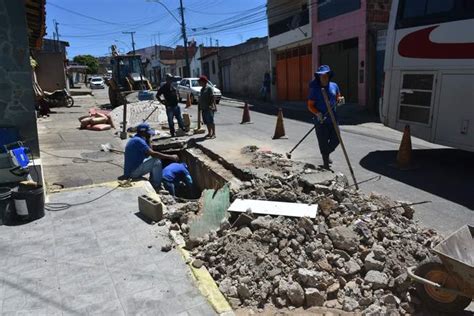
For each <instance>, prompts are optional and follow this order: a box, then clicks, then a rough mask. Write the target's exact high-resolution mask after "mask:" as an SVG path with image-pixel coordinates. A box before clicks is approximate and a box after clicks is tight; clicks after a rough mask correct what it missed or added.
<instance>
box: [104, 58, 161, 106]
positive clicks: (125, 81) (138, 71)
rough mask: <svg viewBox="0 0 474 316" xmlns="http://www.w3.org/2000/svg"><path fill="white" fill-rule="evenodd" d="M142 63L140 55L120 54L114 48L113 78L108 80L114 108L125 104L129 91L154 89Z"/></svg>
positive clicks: (112, 59)
mask: <svg viewBox="0 0 474 316" xmlns="http://www.w3.org/2000/svg"><path fill="white" fill-rule="evenodd" d="M141 63H142V61H141V56H140V55H119V54H118V53H117V52H116V50H112V58H111V60H110V64H111V67H112V78H111V79H109V80H108V81H107V85H108V86H109V100H110V105H111V106H112V107H113V108H115V107H117V106H119V105H122V104H124V102H125V100H124V95H126V94H127V92H133V91H140V90H152V89H153V88H152V86H151V84H150V81H148V79H147V78H145V76H144V75H143V72H142V64H141Z"/></svg>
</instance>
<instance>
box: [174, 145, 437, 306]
mask: <svg viewBox="0 0 474 316" xmlns="http://www.w3.org/2000/svg"><path fill="white" fill-rule="evenodd" d="M254 154H255V156H256V157H255V158H256V159H255V161H257V162H258V163H259V164H260V165H265V166H266V167H267V168H268V167H271V166H277V167H276V169H278V168H280V171H282V172H283V176H281V175H274V174H268V175H267V176H265V177H263V178H262V177H260V178H256V179H254V180H252V181H250V182H246V183H244V186H243V188H242V190H240V191H239V192H238V193H236V195H235V196H234V197H233V198H241V199H259V200H270V201H283V202H302V203H310V204H316V203H317V204H318V205H319V208H318V209H319V211H318V212H319V213H318V215H317V216H316V218H315V219H309V218H296V217H282V216H280V217H271V216H258V215H256V214H252V213H251V212H247V213H244V214H240V215H239V216H238V218H237V215H236V214H233V216H232V217H231V218H229V220H225V221H224V222H222V224H221V228H220V229H219V230H218V231H216V232H211V233H209V234H208V235H205V236H203V237H200V238H195V237H190V236H187V232H186V227H187V224H186V222H187V220H189V215H187V214H189V213H194V212H193V210H191V212H189V210H188V209H189V205H187V206H186V207H185V210H184V211H183V212H182V213H183V214H181V215H180V216H175V217H174V218H173V219H172V220H173V221H175V222H176V223H177V224H181V229H182V232H183V235H184V236H185V238H186V247H187V248H188V249H189V250H191V254H192V255H193V257H194V258H195V259H196V260H200V262H203V264H204V266H205V267H206V268H207V269H208V270H209V273H210V274H211V275H212V276H213V278H214V280H215V281H216V282H217V284H218V285H219V288H220V290H221V291H222V293H223V294H224V295H225V296H226V297H227V299H228V300H229V302H230V303H231V304H232V306H233V307H238V306H254V307H263V306H265V305H266V304H273V305H275V306H276V307H279V308H280V307H290V306H293V307H312V306H324V307H328V308H338V309H343V310H345V311H349V312H352V311H358V312H363V313H364V314H366V315H385V314H390V315H398V314H400V315H406V314H412V313H413V312H414V311H415V310H416V308H417V304H418V303H419V301H418V300H417V298H416V297H415V296H414V292H412V291H411V282H410V281H409V279H408V277H407V273H406V268H407V267H409V266H413V265H416V264H418V263H420V262H421V261H424V260H427V259H431V257H432V254H431V253H430V251H429V249H430V247H432V246H433V245H434V244H436V243H437V242H439V241H441V239H440V237H439V236H438V235H437V234H436V233H435V232H434V231H432V230H422V229H421V228H419V227H418V226H417V225H416V223H415V222H414V221H413V220H412V218H413V213H414V211H413V209H412V208H410V207H409V206H407V205H406V204H405V205H403V206H400V205H401V204H398V203H396V202H394V201H391V200H390V199H388V198H386V197H383V196H380V195H376V194H371V195H369V196H365V195H362V194H360V193H358V192H356V191H354V190H353V189H352V188H351V187H349V186H348V183H347V179H345V177H344V176H342V175H339V176H337V177H335V178H334V179H333V180H332V181H327V182H326V183H324V184H317V185H310V184H308V183H307V182H306V181H304V180H303V178H304V175H305V174H306V173H307V172H308V171H305V170H304V169H303V170H302V169H301V168H300V172H299V173H294V172H293V171H294V169H293V167H292V166H291V161H288V160H286V159H284V158H282V157H281V156H278V155H275V154H270V153H264V154H262V153H258V152H257V151H255V152H254ZM282 164H283V165H284V167H282ZM285 168H286V169H285ZM276 169H275V170H276ZM186 210H188V211H186ZM175 215H176V214H175ZM178 215H179V214H178ZM183 225H184V227H183ZM183 228H184V229H183Z"/></svg>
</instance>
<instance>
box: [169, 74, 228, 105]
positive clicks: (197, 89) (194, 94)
mask: <svg viewBox="0 0 474 316" xmlns="http://www.w3.org/2000/svg"><path fill="white" fill-rule="evenodd" d="M208 85H210V86H211V87H212V89H213V91H214V98H215V99H216V104H219V102H220V101H221V98H222V93H221V90H219V89H217V87H216V86H215V85H214V84H213V83H212V82H210V81H208ZM177 90H178V99H179V101H180V102H181V101H182V100H183V99H184V100H186V98H187V95H188V94H190V95H191V103H193V104H195V103H197V101H198V100H199V95H200V94H201V86H200V85H199V78H183V80H181V81H180V82H179V83H178V88H177Z"/></svg>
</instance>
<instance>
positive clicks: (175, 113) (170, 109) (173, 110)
mask: <svg viewBox="0 0 474 316" xmlns="http://www.w3.org/2000/svg"><path fill="white" fill-rule="evenodd" d="M166 116H168V126H169V128H170V133H171V135H173V136H174V133H175V129H174V118H175V117H176V120H177V121H178V126H179V128H181V129H182V130H185V127H184V122H183V117H182V116H181V108H180V107H179V105H176V106H167V107H166Z"/></svg>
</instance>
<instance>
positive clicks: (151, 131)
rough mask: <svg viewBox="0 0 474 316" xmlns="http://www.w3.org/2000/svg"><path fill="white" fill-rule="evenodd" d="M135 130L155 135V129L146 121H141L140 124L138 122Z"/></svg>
mask: <svg viewBox="0 0 474 316" xmlns="http://www.w3.org/2000/svg"><path fill="white" fill-rule="evenodd" d="M137 132H146V133H148V134H149V135H151V136H155V135H156V133H155V130H154V129H153V128H151V127H150V125H149V124H148V123H141V124H138V126H137Z"/></svg>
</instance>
